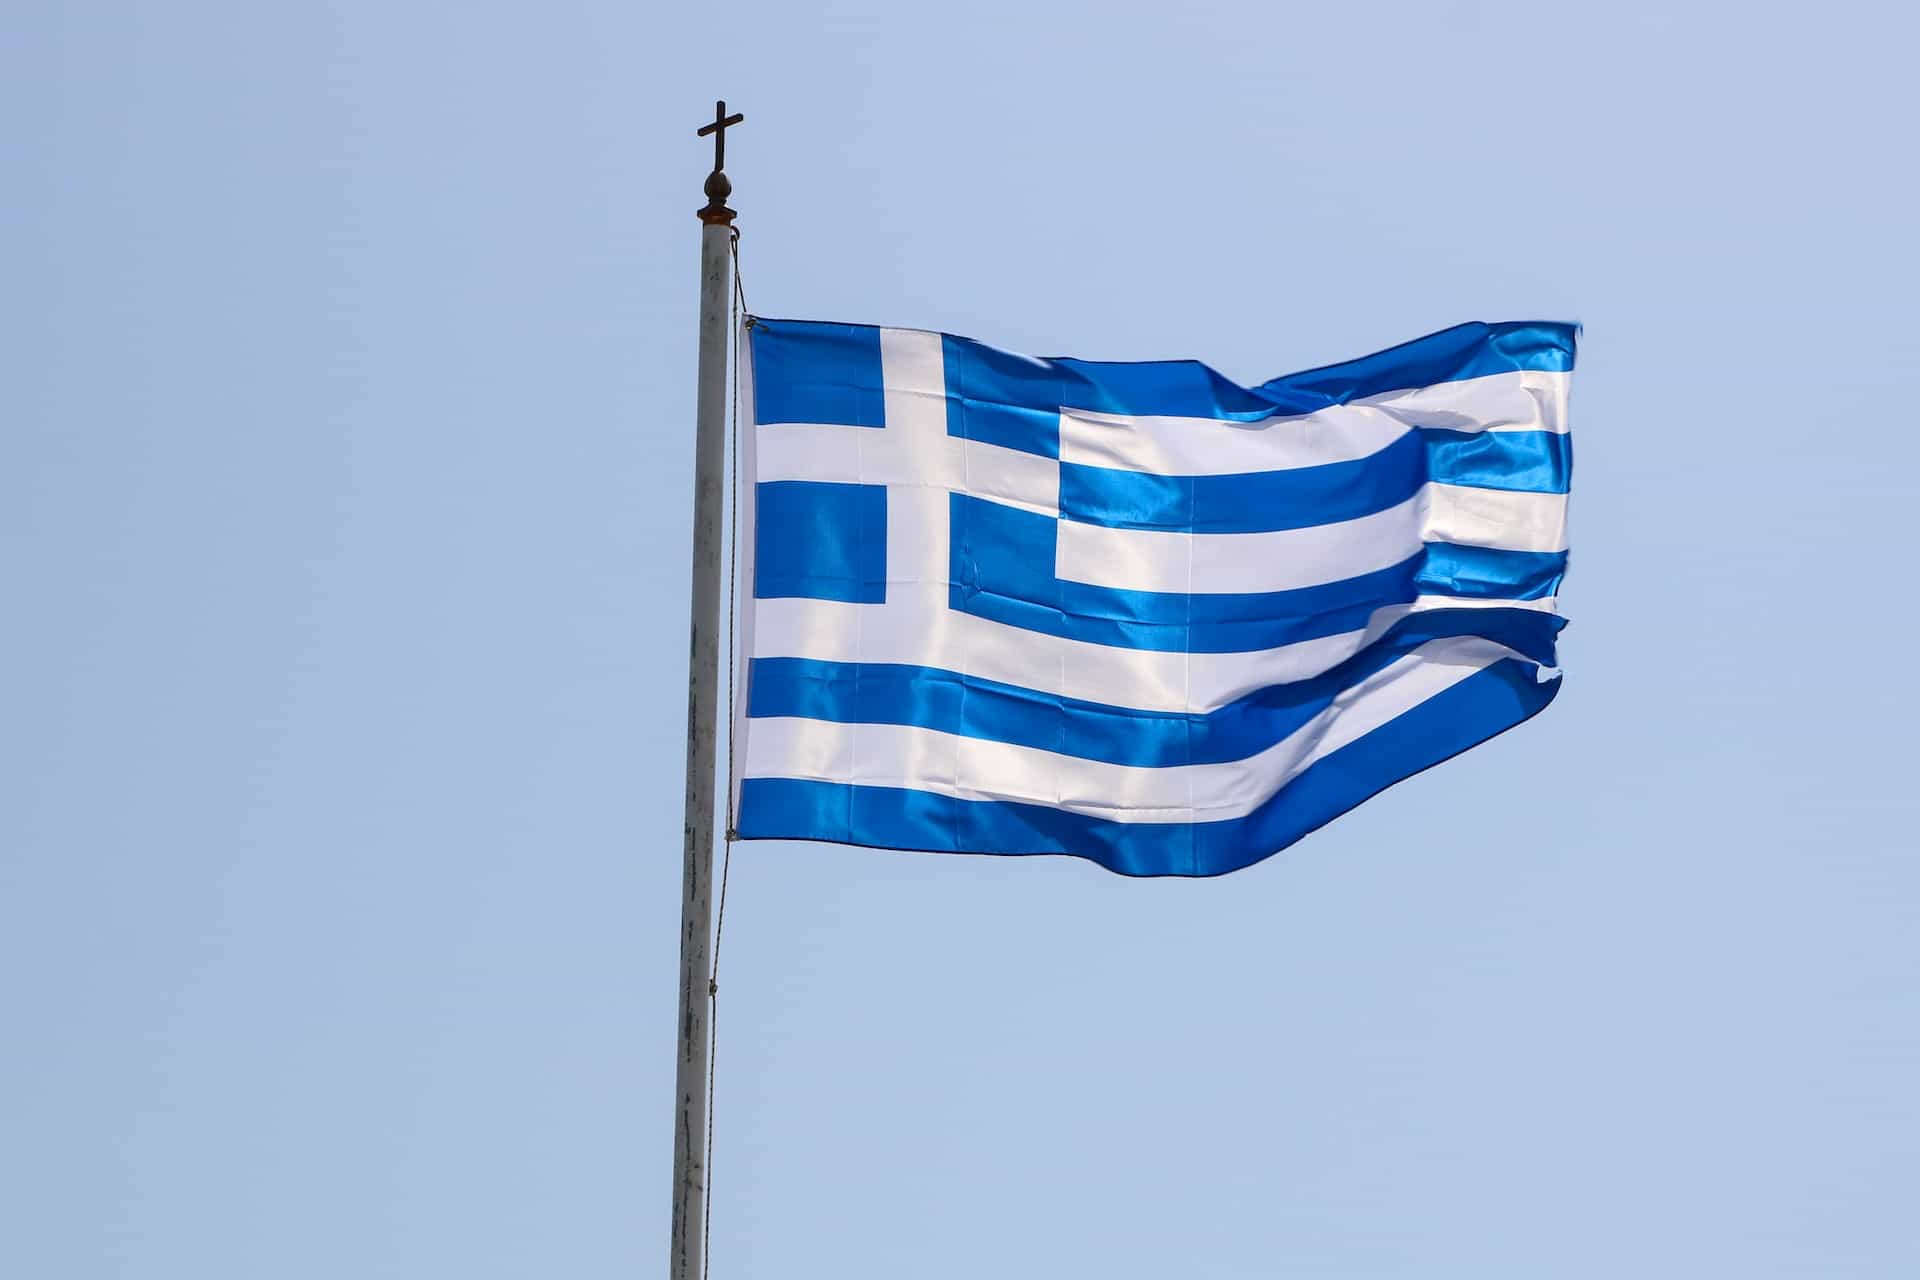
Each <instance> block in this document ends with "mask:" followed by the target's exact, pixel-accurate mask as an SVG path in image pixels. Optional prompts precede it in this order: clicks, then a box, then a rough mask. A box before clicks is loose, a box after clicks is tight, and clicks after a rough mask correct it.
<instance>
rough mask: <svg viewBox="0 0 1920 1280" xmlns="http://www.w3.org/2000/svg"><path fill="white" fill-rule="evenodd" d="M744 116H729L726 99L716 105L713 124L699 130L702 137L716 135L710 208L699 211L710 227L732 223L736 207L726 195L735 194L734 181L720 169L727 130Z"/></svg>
mask: <svg viewBox="0 0 1920 1280" xmlns="http://www.w3.org/2000/svg"><path fill="white" fill-rule="evenodd" d="M745 119H746V117H745V116H743V115H741V114H740V113H739V112H738V111H736V112H734V113H733V114H732V115H728V114H727V103H726V99H724V98H723V99H721V100H720V101H719V102H716V103H714V104H713V123H712V124H706V125H701V126H700V128H699V129H698V130H697V133H698V135H699V136H700V137H702V138H704V137H706V136H707V135H708V134H712V135H713V172H712V173H710V174H708V175H707V186H706V191H707V207H706V208H704V209H702V210H700V221H702V222H704V223H706V224H708V225H709V226H722V227H728V226H732V225H733V210H731V209H729V208H727V197H728V196H730V195H732V194H733V184H732V183H731V182H728V181H727V175H726V174H724V173H722V172H720V171H721V170H722V169H723V168H725V167H726V163H727V130H728V128H730V127H731V126H733V125H736V124H739V123H740V122H741V121H742V120H745Z"/></svg>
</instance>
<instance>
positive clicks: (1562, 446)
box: [1420, 427, 1573, 493]
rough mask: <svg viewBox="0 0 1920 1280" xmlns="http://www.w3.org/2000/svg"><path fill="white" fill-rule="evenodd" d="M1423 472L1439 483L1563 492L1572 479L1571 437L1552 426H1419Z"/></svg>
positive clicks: (1523, 491)
mask: <svg viewBox="0 0 1920 1280" xmlns="http://www.w3.org/2000/svg"><path fill="white" fill-rule="evenodd" d="M1420 434H1421V436H1422V437H1423V438H1424V439H1425V441H1426V446H1427V476H1428V478H1429V479H1431V480H1436V481H1438V482H1439V483H1441V484H1466V485H1478V486H1479V487H1480V488H1482V489H1505V490H1508V491H1510V492H1515V493H1566V492H1568V491H1569V490H1570V489H1571V487H1572V481H1573V437H1572V436H1570V435H1562V434H1560V433H1558V432H1554V431H1442V430H1439V429H1437V428H1433V427H1427V428H1423V429H1422V430H1421V432H1420Z"/></svg>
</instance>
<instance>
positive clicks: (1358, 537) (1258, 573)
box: [1055, 494, 1423, 595]
mask: <svg viewBox="0 0 1920 1280" xmlns="http://www.w3.org/2000/svg"><path fill="white" fill-rule="evenodd" d="M1422 507H1423V504H1422V500H1421V497H1420V495H1418V494H1416V495H1415V496H1413V497H1411V498H1409V499H1407V500H1406V501H1405V502H1403V503H1401V504H1399V505H1398V506H1395V507H1389V508H1387V509H1386V510H1385V511H1376V512H1374V513H1373V514H1372V515H1366V516H1361V517H1359V518H1358V519H1354V520H1341V521H1338V522H1336V523H1334V524H1319V525H1309V526H1307V527H1306V528H1304V529H1281V530H1278V531H1275V532H1270V533H1169V532H1166V531H1164V530H1158V529H1109V528H1106V527H1104V526H1101V525H1092V524H1080V523H1077V522H1075V521H1072V520H1063V521H1061V522H1060V525H1059V531H1060V539H1059V551H1058V554H1057V555H1056V557H1055V573H1056V574H1057V575H1058V576H1059V577H1062V578H1065V579H1067V580H1069V581H1072V582H1084V583H1088V584H1090V585H1092V586H1096V587H1118V588H1121V589H1123V590H1132V591H1171V592H1176V593H1178V594H1181V595H1204V594H1210V593H1216V592H1230V591H1290V590H1292V589H1294V588H1296V587H1311V586H1317V585H1319V584H1321V583H1325V582H1339V581H1341V580H1342V579H1345V578H1357V577H1359V576H1360V575H1361V574H1363V573H1372V572H1374V571H1375V570H1378V569H1385V568H1387V567H1389V566H1391V565H1396V564H1399V563H1400V562H1401V561H1402V560H1405V559H1407V558H1408V557H1409V556H1412V555H1414V554H1415V553H1417V552H1418V551H1419V550H1420V541H1421V539H1420V528H1421V521H1420V517H1421V512H1422Z"/></svg>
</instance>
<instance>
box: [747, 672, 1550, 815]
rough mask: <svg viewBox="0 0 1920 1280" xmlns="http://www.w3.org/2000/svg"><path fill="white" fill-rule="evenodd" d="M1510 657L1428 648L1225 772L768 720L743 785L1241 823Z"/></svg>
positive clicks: (907, 732)
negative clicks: (754, 781) (845, 789)
mask: <svg viewBox="0 0 1920 1280" xmlns="http://www.w3.org/2000/svg"><path fill="white" fill-rule="evenodd" d="M1509 656H1513V655H1512V654H1511V651H1509V650H1507V649H1506V648H1504V647H1502V646H1500V645H1497V644H1494V643H1493V642H1491V641H1488V640H1484V639H1480V638H1478V637H1471V636H1469V637H1457V638H1450V639H1445V640H1435V641H1432V642H1430V643H1428V644H1425V645H1422V646H1421V647H1420V648H1419V649H1417V650H1415V651H1414V652H1413V653H1411V654H1409V655H1407V656H1406V657H1404V658H1401V659H1399V660H1398V661H1396V662H1394V663H1392V664H1390V665H1389V666H1387V667H1385V668H1383V669H1382V670H1380V671H1379V672H1377V673H1375V674H1374V675H1373V676H1372V677H1370V678H1368V679H1367V680H1365V681H1363V682H1362V683H1360V684H1358V685H1356V686H1354V687H1353V688H1351V689H1348V690H1346V691H1345V692H1343V693H1342V694H1341V695H1340V696H1339V697H1338V698H1337V699H1335V700H1334V702H1333V704H1332V705H1331V706H1329V707H1327V708H1326V709H1325V710H1324V711H1322V712H1321V713H1320V714H1319V715H1317V716H1315V717H1314V718H1313V719H1312V720H1310V721H1309V722H1308V723H1306V724H1305V725H1302V726H1301V727H1300V728H1299V729H1298V730H1296V731H1295V732H1293V733H1292V734H1289V735H1288V736H1287V737H1286V738H1285V739H1284V740H1282V741H1281V742H1279V743H1276V744H1275V745H1274V746H1272V747H1269V748H1267V749H1266V750H1265V751H1262V752H1259V753H1258V754H1256V755H1253V756H1249V757H1248V758H1246V759H1244V760H1237V761H1233V762H1230V763H1224V764H1205V765H1174V766H1167V767H1164V768H1147V767H1140V766H1134V765H1116V764H1108V763H1106V762H1104V761H1097V760H1083V759H1080V758H1078V757H1075V756H1066V755H1061V754H1059V753H1058V752H1052V751H1042V750H1038V749H1036V748H1032V747H1020V746H1013V745H1011V744H1008V743H1004V742H989V741H986V740H984V739H980V738H969V737H963V736H960V735H957V734H949V733H941V732H938V731H936V730H932V729H921V728H915V727H912V726H907V725H868V724H863V725H845V724H835V723H831V722H829V721H823V720H804V719H798V718H791V717H777V718H767V719H758V720H755V721H753V728H752V732H751V734H750V735H749V737H748V740H747V760H746V767H745V776H747V777H750V778H806V779H813V780H817V781H823V782H850V783H857V784H860V785H865V786H880V787H905V788H911V789H914V790H919V791H931V792H935V793H937V794H940V795H947V796H955V797H958V798H961V799H966V800H1011V801H1018V802H1021V803H1025V804H1039V805H1048V806H1052V807H1058V808H1063V809H1066V810H1069V811H1071V812H1074V813H1080V814H1086V815H1088V816H1091V817H1097V818H1106V819H1109V820H1112V821H1118V822H1210V821H1218V820H1221V819H1226V818H1238V817H1243V816H1245V815H1246V814H1248V813H1251V812H1253V810H1254V809H1256V808H1258V807H1259V806H1260V805H1261V804H1262V803H1263V802H1265V801H1266V800H1267V799H1268V798H1269V797H1271V796H1272V795H1273V794H1274V793H1275V792H1276V791H1278V790H1279V789H1280V788H1281V787H1283V786H1285V785H1286V783H1287V782H1289V781H1290V780H1291V779H1293V778H1294V777H1296V776H1298V775H1299V774H1300V773H1301V772H1302V771H1304V770H1305V769H1306V768H1307V767H1308V766H1310V765H1312V764H1313V763H1314V762H1315V761H1317V760H1320V759H1323V758H1325V757H1326V756H1328V755H1331V754H1332V753H1333V752H1335V751H1338V750H1339V749H1340V748H1341V747H1344V746H1347V745H1348V744H1350V743H1352V742H1355V741H1357V740H1358V739H1360V738H1361V737H1364V736H1365V735H1366V734H1368V733H1370V732H1372V731H1373V730H1375V729H1377V728H1379V727H1380V726H1382V725H1384V724H1386V723H1388V722H1389V721H1391V720H1393V719H1395V718H1397V717H1399V716H1401V715H1404V714H1406V713H1407V712H1408V711H1411V710H1412V709H1413V708H1415V707H1417V706H1419V705H1420V704H1421V703H1423V702H1425V701H1427V700H1428V699H1429V698H1432V697H1434V696H1435V695H1437V694H1439V693H1442V692H1444V691H1445V690H1447V689H1449V688H1452V687H1453V686H1454V685H1456V684H1458V683H1460V682H1461V681H1462V680H1465V679H1467V678H1468V677H1470V676H1472V675H1473V674H1474V673H1475V672H1477V671H1481V670H1484V669H1485V668H1487V667H1488V666H1491V665H1492V664H1493V663H1495V662H1497V661H1499V660H1500V659H1502V658H1505V657H1509Z"/></svg>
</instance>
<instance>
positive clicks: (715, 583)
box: [668, 102, 743, 1280]
mask: <svg viewBox="0 0 1920 1280" xmlns="http://www.w3.org/2000/svg"><path fill="white" fill-rule="evenodd" d="M742 119H743V117H741V116H739V115H733V116H728V115H727V104H726V103H725V102H716V103H714V113H713V123H712V124H710V125H706V126H704V127H703V128H701V129H700V130H699V133H700V136H702V137H705V136H706V135H708V134H712V135H713V172H712V173H710V174H708V175H707V182H706V195H707V203H706V205H705V207H704V208H702V209H701V210H700V211H699V217H700V384H699V394H698V397H697V398H696V401H695V415H694V417H695V434H694V451H693V457H694V461H693V616H692V636H691V643H690V650H691V652H690V657H689V662H688V670H687V807H686V843H685V864H684V869H683V872H682V877H681V895H680V1017H679V1036H680V1039H679V1048H678V1056H677V1059H676V1062H675V1069H674V1092H675V1101H674V1117H673V1239H672V1255H671V1262H670V1267H669V1273H668V1274H669V1276H670V1278H671V1280H700V1278H701V1255H702V1250H703V1248H704V1245H705V1241H704V1239H703V1232H702V1229H701V1228H702V1222H703V1215H704V1209H705V1206H706V1194H707V1169H706V1151H705V1144H706V1136H707V1063H708V1056H707V1055H708V1051H709V1045H708V1039H707V1037H708V1026H707V1014H708V999H709V996H710V995H711V990H712V983H713V954H712V922H713V819H714V792H713V785H714V776H713V775H714V757H715V738H716V729H717V722H718V720H719V694H720V626H721V623H720V514H721V505H722V502H723V499H724V478H725V467H724V462H725V448H726V409H727V397H726V391H727V341H728V333H727V303H728V290H729V287H730V285H731V284H732V280H731V263H730V261H729V250H730V249H731V247H732V241H733V217H734V213H733V210H732V209H729V208H728V207H727V203H726V201H727V197H728V196H729V195H731V194H732V192H733V184H732V183H730V182H728V181H727V175H726V174H725V173H724V172H722V169H723V168H724V166H725V162H726V137H727V133H726V131H727V128H728V127H729V126H730V125H735V124H738V123H740V121H741V120H742Z"/></svg>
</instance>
